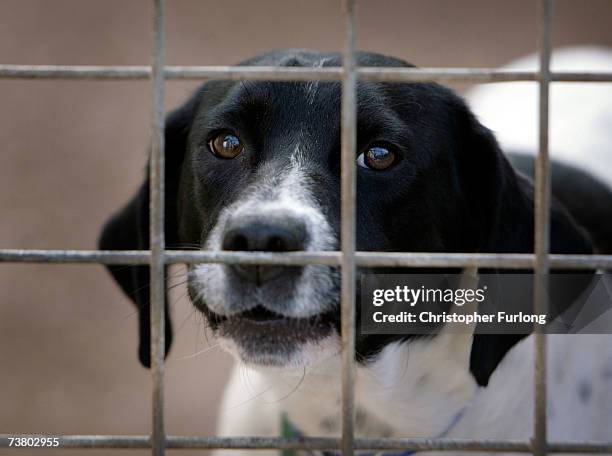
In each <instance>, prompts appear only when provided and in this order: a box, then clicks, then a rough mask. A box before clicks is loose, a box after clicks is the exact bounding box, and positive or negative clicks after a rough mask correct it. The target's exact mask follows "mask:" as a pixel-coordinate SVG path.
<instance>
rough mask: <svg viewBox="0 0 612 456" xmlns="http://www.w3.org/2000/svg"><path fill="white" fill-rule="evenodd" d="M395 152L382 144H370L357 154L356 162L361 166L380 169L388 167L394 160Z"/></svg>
mask: <svg viewBox="0 0 612 456" xmlns="http://www.w3.org/2000/svg"><path fill="white" fill-rule="evenodd" d="M396 159H397V157H396V155H395V152H393V151H391V150H389V149H388V148H387V147H384V146H370V147H369V148H368V150H366V151H365V152H362V153H361V154H359V157H357V164H358V165H359V166H361V167H362V168H370V169H374V170H376V171H382V170H385V169H387V168H390V167H391V166H393V164H395V162H396Z"/></svg>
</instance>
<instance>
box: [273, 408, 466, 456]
mask: <svg viewBox="0 0 612 456" xmlns="http://www.w3.org/2000/svg"><path fill="white" fill-rule="evenodd" d="M469 404H470V403H468V404H466V405H465V406H464V407H463V408H461V410H459V411H458V412H457V413H455V415H454V416H453V417H452V419H451V420H450V421H449V423H448V424H447V425H446V427H445V428H444V429H443V430H442V432H440V433H439V434H438V435H436V436H435V437H434V438H436V439H441V438H444V437H446V436H447V435H448V434H449V433H450V431H452V430H453V428H454V427H455V426H456V425H457V423H459V421H461V418H463V415H464V414H465V411H466V410H467V409H468V406H469ZM281 435H282V436H283V437H286V438H299V437H305V434H304V433H303V432H302V431H300V430H299V429H298V428H297V427H295V425H294V424H293V423H292V422H291V421H290V420H289V417H288V416H287V414H286V413H283V414H282V415H281ZM307 452H308V454H310V455H311V456H319V455H320V456H340V453H339V452H336V451H329V450H323V451H312V450H308V451H307ZM415 453H416V450H405V451H399V452H394V451H389V452H386V451H372V452H368V453H359V456H412V455H413V454H415ZM296 455H297V452H296V451H295V450H282V451H281V456H296Z"/></svg>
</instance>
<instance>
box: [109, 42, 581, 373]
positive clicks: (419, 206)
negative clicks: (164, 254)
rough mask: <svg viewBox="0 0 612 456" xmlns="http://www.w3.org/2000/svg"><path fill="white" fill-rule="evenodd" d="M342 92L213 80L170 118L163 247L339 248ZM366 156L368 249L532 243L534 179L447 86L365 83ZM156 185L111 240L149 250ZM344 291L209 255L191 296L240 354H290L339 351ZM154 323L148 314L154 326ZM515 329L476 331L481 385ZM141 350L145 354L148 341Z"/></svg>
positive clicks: (359, 161) (362, 162) (143, 274)
mask: <svg viewBox="0 0 612 456" xmlns="http://www.w3.org/2000/svg"><path fill="white" fill-rule="evenodd" d="M358 62H359V64H360V65H362V66H405V65H406V64H405V63H404V62H401V61H399V60H396V59H393V58H389V57H384V56H381V55H378V54H359V55H358ZM245 64H247V65H249V64H251V65H279V66H340V65H341V60H340V56H339V55H338V54H320V53H316V52H305V51H281V52H275V53H272V54H266V55H263V56H260V57H258V58H255V59H253V60H251V61H248V62H246V63H245ZM340 93H341V87H340V84H339V83H336V82H304V83H296V82H245V83H239V82H236V83H234V82H228V81H212V82H209V83H207V84H205V85H204V86H203V87H202V89H201V90H200V91H199V92H198V93H197V94H196V95H195V96H194V97H193V98H192V99H191V100H190V101H189V102H188V103H187V104H186V105H185V106H183V107H182V108H181V109H179V110H178V111H176V112H175V113H173V114H172V115H171V116H170V117H169V119H168V122H167V127H166V143H167V146H166V155H167V172H166V173H167V179H168V182H167V202H166V205H167V212H168V214H167V218H168V222H167V227H166V231H167V233H166V235H167V239H168V241H167V244H168V246H169V247H170V248H171V247H174V246H178V247H179V248H180V247H181V246H194V245H195V246H198V247H199V248H202V249H206V250H215V251H216V250H229V251H273V252H290V251H302V250H305V251H323V250H336V249H338V247H339V242H340V231H339V228H340V129H341V128H340V101H341V95H340ZM355 166H356V167H357V248H358V250H366V251H423V252H428V251H429V252H477V251H481V252H527V251H531V250H532V248H533V246H532V227H533V225H532V209H531V196H530V191H531V189H530V186H529V183H528V182H526V181H524V180H522V179H521V178H520V177H518V176H517V175H516V174H515V173H514V171H513V170H512V168H511V167H510V166H509V164H508V162H507V161H506V159H505V158H504V157H503V155H502V154H501V153H500V151H499V149H498V147H497V144H496V142H495V140H494V138H493V137H492V135H491V134H490V132H488V130H486V129H485V128H484V127H482V126H481V125H480V124H479V123H478V122H477V121H476V120H475V119H474V117H473V116H472V115H471V113H470V112H469V110H468V109H467V107H466V106H465V105H464V103H463V102H462V100H461V99H460V98H458V97H457V96H455V95H454V94H453V93H452V92H451V91H449V90H448V89H446V88H444V87H441V86H438V85H435V84H389V83H386V84H383V83H365V82H360V83H359V84H358V115H357V150H356V155H355ZM146 188H147V186H146V185H144V186H143V189H142V190H141V192H140V194H139V195H137V197H136V198H135V200H133V201H132V202H131V204H130V205H129V206H128V207H127V208H126V209H124V211H123V212H122V213H120V214H119V215H118V216H116V217H115V219H113V220H112V221H111V223H109V225H108V226H107V228H106V231H105V234H104V235H103V239H102V247H103V248H137V247H135V246H134V245H133V244H134V243H135V242H136V243H139V245H140V244H143V243H145V245H140V247H142V248H146V242H147V238H146V236H147V235H146V224H147V212H146V207H147V198H148V197H147V195H146ZM559 217H561V215H560V216H559ZM126 220H127V221H126ZM553 220H556V218H555V217H554V216H553ZM559 220H560V222H559V224H558V229H557V232H558V233H561V236H560V237H559V241H557V237H553V240H552V243H553V249H556V250H561V251H564V252H568V253H569V252H576V251H587V250H588V245H587V243H586V241H584V239H582V238H581V237H580V235H579V233H578V232H577V231H575V230H573V228H572V227H571V225H569V222H567V223H566V221H565V220H564V219H559ZM126 223H128V224H131V225H138V224H140V228H136V230H137V233H138V235H137V236H135V238H136V240H135V241H133V242H129V241H123V240H122V241H120V242H117V240H116V238H117V230H118V229H120V227H123V228H125V224H126ZM143 225H144V227H145V229H144V230H143V229H142V228H143ZM122 236H123V238H122V239H124V238H125V234H123V235H122ZM128 244H129V246H128ZM140 268H142V267H140ZM112 271H113V273H114V275H115V277H116V278H117V280H118V281H119V282H120V283H121V284H122V286H123V287H124V289H126V290H127V291H132V290H134V284H133V283H132V282H133V281H134V277H136V278H137V281H138V280H140V281H142V280H143V279H148V275H147V274H148V271H145V270H143V269H137V268H135V271H134V273H133V274H131V276H130V277H127V276H126V275H125V273H122V272H121V271H120V270H112ZM122 274H123V275H122ZM339 289H340V284H339V274H338V270H337V269H336V268H333V267H329V266H323V265H308V266H304V267H283V266H244V265H221V264H202V265H194V266H192V267H190V274H189V294H190V296H191V299H192V301H193V303H194V305H195V306H196V307H197V308H198V309H200V310H201V311H202V312H203V313H204V315H205V316H206V318H207V319H208V323H209V324H210V326H211V328H212V329H213V331H214V332H215V333H216V335H217V336H218V337H219V338H220V339H221V340H222V341H223V342H224V345H225V346H226V347H228V348H229V349H230V350H231V351H233V352H234V354H235V355H237V356H238V357H239V358H240V359H241V360H242V361H244V362H247V363H251V364H262V365H273V366H280V367H285V366H292V367H293V366H304V365H307V364H309V363H312V362H314V361H317V360H320V359H321V358H325V357H329V356H333V355H335V354H337V353H338V352H339V349H340V348H339V347H340V345H339V321H340V309H339ZM138 293H139V294H138ZM136 300H137V301H138V302H140V303H141V305H143V304H142V303H143V302H144V303H146V294H143V293H142V292H137V296H136ZM145 305H146V304H145ZM142 313H147V314H148V312H141V314H142ZM147 324H148V320H147V318H146V316H145V317H144V321H143V318H141V337H142V336H144V337H145V339H146V337H148V327H147ZM399 338H400V336H397V337H395V336H365V335H360V334H359V333H358V338H357V350H358V355H359V356H358V359H360V360H361V361H363V362H368V360H370V359H371V358H372V357H374V356H375V355H376V353H378V352H379V351H380V350H381V349H382V348H384V346H385V345H386V344H388V343H390V342H392V341H394V340H397V339H399ZM404 338H405V336H404ZM519 338H520V336H517V337H515V338H514V339H506V340H505V342H504V341H501V342H499V343H498V344H493V343H491V342H492V341H491V340H489V339H487V340H485V339H482V340H481V341H480V342H479V341H478V340H477V341H476V342H475V343H474V347H473V352H474V350H475V351H476V352H478V351H480V352H479V353H480V354H479V356H480V357H481V358H482V360H481V361H482V362H481V361H480V360H479V361H478V362H474V363H473V366H472V368H473V371H474V373H475V375H476V376H477V378H478V377H479V375H480V376H481V377H482V379H479V381H481V383H483V382H484V383H486V380H487V379H488V375H490V372H491V371H492V369H493V368H494V366H495V365H496V364H497V363H498V362H499V359H501V357H502V356H503V354H504V353H505V352H506V351H507V350H508V349H509V347H511V346H512V345H513V344H514V343H515V342H516V341H517V340H518V339H519ZM168 339H169V334H168ZM144 343H145V344H146V341H145V342H144ZM483 347H486V348H484V349H483ZM140 354H141V360H143V362H146V361H147V360H148V345H145V347H144V349H143V347H142V341H141V353H140ZM485 358H486V359H485ZM473 361H474V359H473ZM480 371H482V372H480Z"/></svg>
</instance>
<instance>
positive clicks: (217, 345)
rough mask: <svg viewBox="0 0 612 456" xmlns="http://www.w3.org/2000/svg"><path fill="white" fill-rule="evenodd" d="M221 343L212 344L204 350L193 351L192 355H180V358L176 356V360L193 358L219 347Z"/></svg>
mask: <svg viewBox="0 0 612 456" xmlns="http://www.w3.org/2000/svg"><path fill="white" fill-rule="evenodd" d="M220 346H221V345H220V344H215V345H211V346H210V347H206V348H205V349H203V350H200V351H198V352H195V353H192V354H190V355H185V356H180V357H178V358H174V360H175V361H185V360H188V359H193V358H197V357H198V356H201V355H203V354H205V353H208V352H211V351H213V350H215V349H217V348H219V347H220Z"/></svg>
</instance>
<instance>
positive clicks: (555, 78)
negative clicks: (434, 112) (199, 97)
mask: <svg viewBox="0 0 612 456" xmlns="http://www.w3.org/2000/svg"><path fill="white" fill-rule="evenodd" d="M356 71H357V76H358V78H359V79H361V80H364V81H379V82H393V81H395V82H415V81H432V82H441V83H445V82H466V83H487V82H513V81H534V82H535V81H539V80H540V74H539V72H537V71H508V70H500V69H495V68H375V67H362V68H358V69H357V70H356ZM150 77H151V67H149V66H144V65H141V66H136V65H130V66H127V65H125V66H98V65H92V66H83V65H9V64H3V65H0V79H91V80H121V79H127V80H130V79H132V80H144V79H149V78H150ZM164 77H165V78H166V79H194V80H199V79H229V80H269V81H312V80H322V81H338V80H341V79H342V77H343V72H342V68H341V67H328V68H283V67H270V66H252V67H250V66H249V67H247V66H166V67H165V70H164ZM549 79H550V81H552V82H612V72H609V71H606V72H603V71H602V72H586V71H582V72H576V71H572V72H569V71H563V72H552V73H550V78H549Z"/></svg>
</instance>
